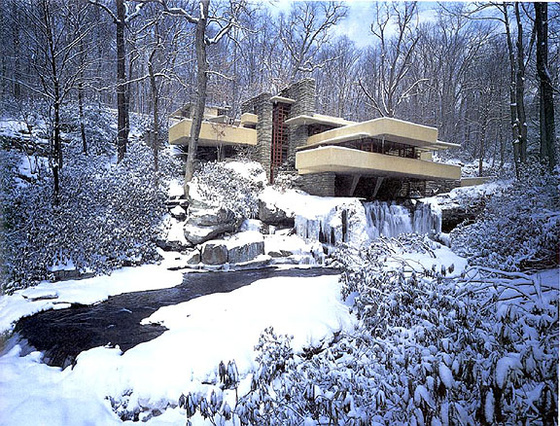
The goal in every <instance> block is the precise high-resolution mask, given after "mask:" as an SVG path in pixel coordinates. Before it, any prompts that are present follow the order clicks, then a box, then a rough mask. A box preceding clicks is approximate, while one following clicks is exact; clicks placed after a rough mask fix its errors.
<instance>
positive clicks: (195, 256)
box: [187, 251, 202, 265]
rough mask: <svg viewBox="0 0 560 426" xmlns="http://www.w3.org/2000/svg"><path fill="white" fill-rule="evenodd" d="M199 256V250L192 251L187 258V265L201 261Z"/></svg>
mask: <svg viewBox="0 0 560 426" xmlns="http://www.w3.org/2000/svg"><path fill="white" fill-rule="evenodd" d="M201 260H202V259H201V256H200V252H199V251H195V252H193V253H192V254H191V255H190V257H189V258H188V259H187V265H198V264H199V263H200V262H201Z"/></svg>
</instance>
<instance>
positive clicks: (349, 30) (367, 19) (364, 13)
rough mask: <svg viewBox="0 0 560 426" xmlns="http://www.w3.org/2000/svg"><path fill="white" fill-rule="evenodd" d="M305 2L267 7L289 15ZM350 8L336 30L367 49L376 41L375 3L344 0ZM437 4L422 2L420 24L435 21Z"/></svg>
mask: <svg viewBox="0 0 560 426" xmlns="http://www.w3.org/2000/svg"><path fill="white" fill-rule="evenodd" d="M298 1H303V0H268V1H267V3H266V4H267V5H268V7H269V8H270V10H271V11H272V13H273V14H279V13H287V12H289V10H290V7H291V5H292V3H294V2H298ZM342 3H345V4H346V5H347V6H348V15H347V17H346V18H345V19H344V20H342V21H341V22H340V23H339V24H338V25H337V26H336V28H335V30H334V33H335V34H337V35H340V36H342V35H346V36H348V38H350V40H352V41H354V42H355V43H356V46H357V47H359V48H363V47H367V46H368V45H371V44H373V43H374V41H375V37H374V36H373V35H372V34H371V32H370V25H371V23H372V21H373V13H374V12H373V10H374V7H375V3H376V2H375V1H373V0H342ZM435 5H436V3H435V2H430V1H420V2H418V8H419V11H420V15H419V16H420V22H429V21H431V20H433V19H434V17H435V15H434V13H433V8H434V6H435Z"/></svg>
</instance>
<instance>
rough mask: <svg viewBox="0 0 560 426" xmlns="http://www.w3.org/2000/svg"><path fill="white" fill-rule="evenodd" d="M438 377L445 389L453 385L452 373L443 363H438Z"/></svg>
mask: <svg viewBox="0 0 560 426" xmlns="http://www.w3.org/2000/svg"><path fill="white" fill-rule="evenodd" d="M439 378H440V379H441V381H442V383H443V384H444V385H445V387H446V388H447V389H451V388H452V387H453V373H452V372H451V370H450V369H449V367H448V366H447V365H445V364H444V363H440V364H439Z"/></svg>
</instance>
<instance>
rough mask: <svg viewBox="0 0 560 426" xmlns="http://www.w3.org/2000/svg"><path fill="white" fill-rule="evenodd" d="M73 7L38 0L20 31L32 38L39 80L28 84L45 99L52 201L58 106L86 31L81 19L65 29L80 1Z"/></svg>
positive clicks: (74, 73) (71, 83) (57, 164)
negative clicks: (48, 115) (49, 122)
mask: <svg viewBox="0 0 560 426" xmlns="http://www.w3.org/2000/svg"><path fill="white" fill-rule="evenodd" d="M77 7H79V8H81V10H80V11H73V10H72V8H71V7H70V6H69V4H65V3H55V2H51V1H49V0H41V1H40V2H39V3H38V4H37V5H36V7H30V8H28V9H26V12H25V13H26V14H27V17H28V19H29V21H30V22H31V24H32V25H31V26H30V28H26V29H24V31H25V32H26V33H27V35H28V38H29V40H31V41H32V49H33V58H34V59H33V63H32V66H33V69H34V70H35V72H36V75H37V78H38V81H39V83H40V84H39V86H38V87H35V86H28V88H29V89H31V90H33V91H34V92H36V93H40V94H41V95H42V96H43V97H44V98H45V99H46V100H47V101H48V104H49V109H50V112H51V119H52V134H51V135H50V148H51V149H50V154H51V155H50V166H51V169H52V172H53V180H54V182H53V193H54V202H55V204H56V203H58V198H59V194H60V175H59V173H60V170H61V169H62V166H63V161H62V159H63V155H62V137H61V116H60V114H61V107H62V104H63V102H64V101H65V99H66V98H67V96H68V95H69V93H70V91H71V90H72V89H73V88H74V87H75V83H76V80H77V77H78V75H79V74H80V69H79V68H75V61H74V59H75V57H77V56H79V55H80V54H81V52H80V50H79V46H80V45H82V40H83V39H84V38H86V37H87V35H88V31H89V29H87V28H86V26H85V25H83V23H82V24H81V25H78V26H74V27H73V30H74V31H70V30H69V28H72V14H73V13H78V14H79V13H82V12H83V8H84V6H83V5H81V4H78V5H77Z"/></svg>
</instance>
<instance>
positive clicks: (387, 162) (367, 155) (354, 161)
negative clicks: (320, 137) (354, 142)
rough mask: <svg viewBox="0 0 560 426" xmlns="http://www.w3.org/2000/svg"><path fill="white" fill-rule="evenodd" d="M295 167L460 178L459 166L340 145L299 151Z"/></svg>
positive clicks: (302, 171)
mask: <svg viewBox="0 0 560 426" xmlns="http://www.w3.org/2000/svg"><path fill="white" fill-rule="evenodd" d="M296 168H297V170H298V173H300V174H311V173H324V172H333V173H339V174H351V175H356V174H363V175H382V176H395V177H410V178H417V179H426V180H441V179H443V180H457V179H460V178H461V168H460V167H459V166H452V165H448V164H440V163H434V162H431V161H423V160H417V159H412V158H403V157H396V156H390V155H384V154H377V153H373V152H364V151H359V150H355V149H350V148H343V147H338V146H325V147H320V148H315V149H309V150H306V151H300V152H298V153H296Z"/></svg>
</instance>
